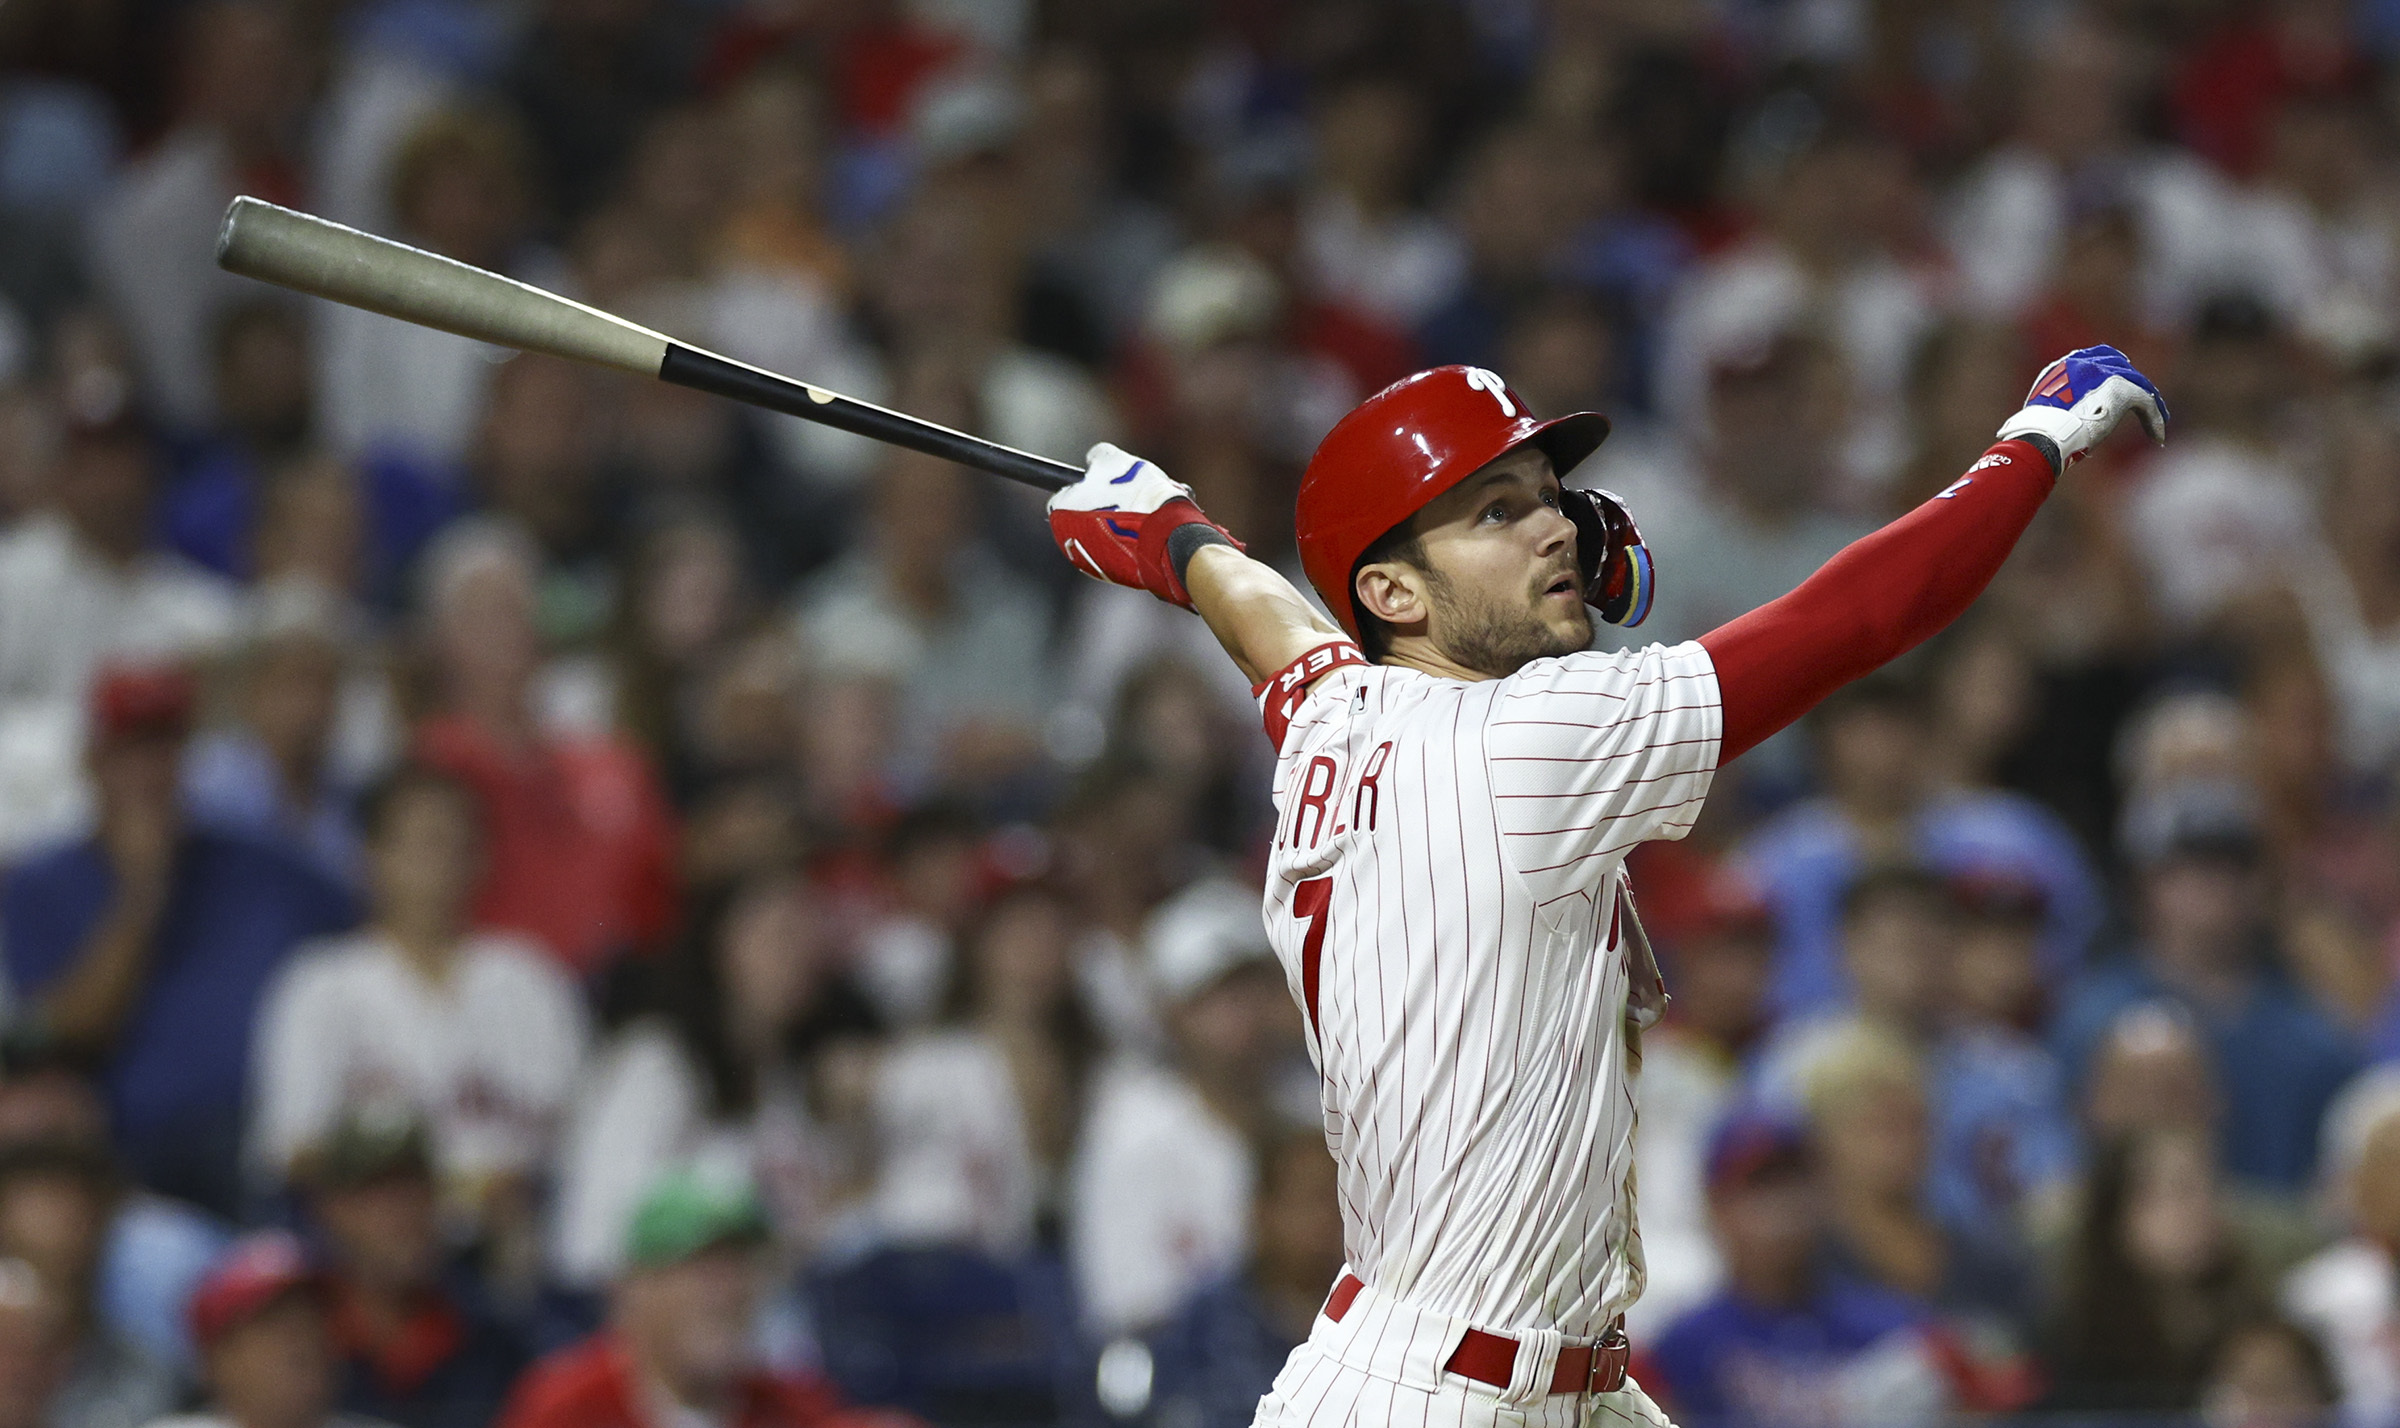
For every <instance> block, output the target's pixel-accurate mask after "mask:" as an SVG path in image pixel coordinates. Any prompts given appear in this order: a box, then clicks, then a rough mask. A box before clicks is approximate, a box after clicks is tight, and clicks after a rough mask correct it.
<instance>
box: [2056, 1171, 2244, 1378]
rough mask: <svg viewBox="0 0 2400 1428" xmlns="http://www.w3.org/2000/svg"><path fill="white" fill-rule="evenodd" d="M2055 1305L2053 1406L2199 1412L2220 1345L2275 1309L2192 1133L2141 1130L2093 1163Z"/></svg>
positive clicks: (2215, 1175) (2062, 1270)
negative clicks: (2238, 1327)
mask: <svg viewBox="0 0 2400 1428" xmlns="http://www.w3.org/2000/svg"><path fill="white" fill-rule="evenodd" d="M2058 1283H2059V1288H2058V1292H2057V1300H2056V1303H2055V1304H2054V1305H2053V1310H2052V1313H2053V1320H2052V1323H2051V1326H2050V1329H2051V1334H2052V1345H2051V1363H2052V1366H2053V1370H2054V1372H2055V1373H2056V1375H2057V1377H2056V1381H2055V1383H2054V1384H2053V1387H2052V1392H2051V1395H2050V1398H2049V1400H2048V1406H2050V1407H2052V1408H2057V1409H2062V1410H2076V1411H2083V1412H2102V1413H2142V1412H2151V1413H2159V1412H2190V1411H2191V1410H2192V1409H2194V1408H2196V1407H2198V1406H2199V1397H2200V1391H2201V1385H2202V1381H2203V1379H2204V1377H2205V1375H2206V1373H2207V1370H2208V1356H2209V1354H2210V1352H2211V1350H2213V1349H2214V1348H2215V1346H2216V1342H2217V1340H2218V1338H2219V1337H2220V1336H2221V1335H2223V1334H2225V1333H2227V1332H2229V1331H2230V1330H2231V1329H2232V1328H2233V1327H2234V1326H2236V1325H2238V1324H2240V1323H2242V1322H2243V1321H2244V1320H2246V1319H2248V1318H2251V1317H2253V1316H2255V1315H2257V1314H2259V1313H2260V1312H2262V1311H2263V1310H2264V1309H2265V1308H2266V1306H2267V1302H2268V1301H2267V1298H2266V1293H2267V1286H2266V1285H2265V1284H2264V1283H2263V1282H2261V1279H2260V1277H2259V1268H2258V1266H2257V1265H2256V1264H2255V1263H2254V1262H2253V1260H2252V1257H2251V1256H2250V1255H2249V1253H2248V1252H2247V1251H2246V1249H2245V1247H2244V1246H2243V1244H2242V1242H2241V1240H2240V1238H2239V1237H2238V1236H2237V1235H2236V1234H2235V1232H2234V1230H2233V1226H2232V1224H2231V1221H2230V1219H2229V1217H2228V1215H2227V1213H2226V1209H2225V1206H2224V1203H2223V1201H2222V1199H2221V1198H2220V1194H2219V1190H2218V1183H2217V1171H2216V1168H2215V1153H2214V1151H2213V1150H2212V1149H2211V1147H2210V1146H2209V1144H2208V1142H2207V1141H2206V1140H2205V1139H2203V1138H2201V1137H2199V1136H2196V1135H2193V1134H2192V1133H2190V1132H2189V1131H2184V1130H2171V1129H2151V1130H2147V1131H2137V1132H2134V1133H2133V1134H2131V1135H2128V1136H2124V1137H2121V1138H2119V1139H2117V1140H2115V1141H2112V1142H2110V1143H2109V1144H2108V1145H2106V1146H2103V1147H2102V1148H2101V1150H2100V1152H2099V1154H2098V1156H2097V1157H2096V1158H2095V1161H2094V1164H2093V1167H2092V1175H2091V1179H2090V1181H2089V1182H2088V1183H2087V1184H2086V1186H2085V1188H2084V1203H2083V1205H2082V1207H2081V1210H2080V1213H2079V1216H2078V1219H2077V1222H2076V1226H2075V1231H2074V1239H2073V1242H2072V1244H2071V1245H2070V1247H2069V1248H2068V1250H2067V1257H2066V1259H2065V1261H2064V1263H2063V1265H2062V1266H2061V1268H2060V1271H2059V1281H2058Z"/></svg>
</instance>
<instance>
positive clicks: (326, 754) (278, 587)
mask: <svg viewBox="0 0 2400 1428" xmlns="http://www.w3.org/2000/svg"><path fill="white" fill-rule="evenodd" d="M346 613H349V612H347V611H346V610H345V609H344V608H343V607H342V605H341V604H340V603H339V602H338V599H337V597H335V596H333V595H332V594H331V593H330V592H328V591H326V590H325V589H324V588H323V587H321V586H318V585H316V584H315V583H313V582H310V581H307V580H305V579H298V580H289V581H277V582H274V583H271V584H267V585H263V586H261V587H260V588H259V590H258V591H257V593H256V595H255V596H254V598H253V600H252V602H251V613H250V619H249V621H248V625H249V628H248V630H247V631H246V632H245V635H246V638H245V639H244V640H243V642H242V648H241V650H240V653H239V654H238V655H237V656H236V658H235V661H234V670H233V674H232V683H233V684H234V686H235V693H234V696H233V698H234V705H235V710H236V713H235V717H234V719H233V720H232V721H231V722H229V723H227V724H222V725H219V726H217V727H215V728H212V729H208V730H205V731H203V732H202V733H201V734H200V735H199V736H198V737H197V738H195V739H194V740H193V741H192V747H191V750H190V752H189V753H188V754H187V755H186V756H185V759H184V767H183V796H184V804H185V807H186V808H187V809H188V810H189V811H190V813H191V815H192V818H193V820H194V821H195V822H198V823H204V824H209V825H211V826H214V827H219V828H223V829H226V830H228V831H238V832H241V833H245V834H248V835H249V836H251V837H254V838H256V839H258V840H259V841H261V842H266V843H273V844H277V845H279V846H281V847H282V848H283V849H284V851H286V852H288V853H290V854H291V855H292V856H294V857H296V858H299V859H301V860H302V861H304V862H307V863H309V864H310V865H312V866H314V867H315V868H316V869H317V871H319V872H321V873H323V874H324V875H325V876H327V877H329V878H332V879H333V880H335V881H336V882H339V883H341V884H342V885H343V886H345V887H351V888H355V887H357V886H358V885H359V882H360V879H361V878H362V877H363V875H364V872H365V869H364V866H363V864H364V855H363V853H362V852H361V850H360V848H359V840H358V828H357V824H356V821H355V818H354V816H353V811H352V804H353V803H355V802H356V800H357V796H358V792H359V790H358V788H357V787H356V784H355V780H354V778H353V777H352V776H351V771H350V770H347V769H344V768H343V767H342V766H341V761H340V760H339V758H338V753H339V751H338V750H337V748H336V743H337V739H338V737H339V735H340V733H341V732H342V731H341V730H339V729H338V728H337V725H338V723H339V721H340V719H341V714H342V710H341V704H342V696H343V694H344V692H345V689H344V685H345V675H346V674H347V670H346V669H345V666H346V664H347V663H348V649H347V643H348V642H347V638H346V637H347V636H349V635H350V634H352V633H353V632H352V631H351V630H350V629H346V628H345V622H344V620H343V616H344V615H345V614H346Z"/></svg>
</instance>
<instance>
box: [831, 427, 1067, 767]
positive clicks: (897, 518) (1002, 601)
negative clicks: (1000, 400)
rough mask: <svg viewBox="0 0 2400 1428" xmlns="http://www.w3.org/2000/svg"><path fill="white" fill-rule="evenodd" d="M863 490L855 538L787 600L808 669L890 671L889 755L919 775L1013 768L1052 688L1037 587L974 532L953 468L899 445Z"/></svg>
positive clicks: (965, 491)
mask: <svg viewBox="0 0 2400 1428" xmlns="http://www.w3.org/2000/svg"><path fill="white" fill-rule="evenodd" d="M865 499H866V501H867V506H868V509H867V513H866V530H865V532H864V536H863V539H861V540H860V542H859V543H858V544H857V545H856V546H855V547H853V548H852V550H851V551H850V553H849V554H847V555H845V556H844V557H842V559H840V560H839V561H836V562H835V563H834V564H833V565H832V566H831V567H830V568H829V569H827V570H826V571H824V572H823V573H822V574H820V575H818V576H817V577H815V578H814V579H813V580H811V581H810V582H809V583H808V584H807V585H805V586H803V587H802V592H801V595H800V597H799V600H798V603H797V605H796V606H795V609H794V621H793V627H794V631H795V633H796V634H797V635H798V636H799V638H800V640H801V643H802V646H803V648H804V650H805V651H806V653H807V655H808V657H809V659H810V661H811V664H812V666H813V667H815V668H816V669H819V670H823V671H827V672H831V673H833V674H836V675H843V676H855V675H859V674H872V675H874V676H877V677H879V678H882V679H886V680H889V681H890V682H891V684H892V685H893V687H894V690H895V694H894V700H893V703H894V713H895V715H896V716H897V723H898V726H899V727H898V729H897V731H896V732H897V734H898V749H897V752H898V754H899V755H900V757H901V758H903V759H905V760H906V761H908V763H909V764H910V765H911V766H913V767H916V768H918V769H922V770H923V771H924V772H923V775H922V776H930V777H932V778H934V779H937V780H941V779H947V780H951V781H955V782H957V783H960V784H961V785H963V786H967V787H974V786H976V785H977V784H978V783H980V782H983V781H989V780H997V779H999V778H1001V777H1003V776H1005V775H1006V774H1007V773H1009V772H1010V771H1012V770H1015V769H1018V768H1021V767H1022V766H1023V765H1024V764H1025V763H1026V762H1027V761H1028V760H1029V759H1031V758H1032V757H1033V756H1034V754H1035V752H1036V749H1037V748H1038V744H1037V743H1036V740H1035V733H1036V728H1035V725H1036V720H1037V715H1038V711H1039V709H1040V707H1041V701H1042V699H1043V698H1044V697H1045V696H1046V692H1047V690H1048V687H1049V678H1048V669H1049V653H1048V636H1049V623H1050V622H1049V617H1048V611H1047V610H1046V609H1045V608H1044V606H1043V601H1042V599H1041V597H1040V595H1039V594H1038V593H1037V592H1036V590H1035V589H1034V588H1033V587H1032V586H1030V585H1028V584H1027V583H1026V582H1025V581H1024V580H1023V578H1022V577H1020V576H1018V575H1016V574H1014V573H1013V572H1011V571H1010V570H1009V569H1008V568H1007V567H1006V566H1005V565H1003V564H1002V563H1001V562H1000V558H999V556H998V555H997V554H996V553H995V552H994V551H993V550H992V549H991V548H990V546H989V545H988V544H987V543H985V542H984V541H983V540H981V539H978V538H977V535H978V531H977V527H978V525H979V524H980V523H979V522H977V521H976V519H975V514H974V513H975V505H976V498H975V496H973V495H970V488H969V486H968V485H967V477H966V474H965V473H964V472H962V471H960V470H959V469H958V468H957V467H955V466H952V465H950V464H949V463H947V462H944V461H941V460H938V459H936V458H933V457H929V456H922V455H919V454H917V453H915V452H895V453H893V454H892V455H890V456H889V457H888V458H886V460H885V464H884V467H883V470H882V472H881V474H880V475H878V476H877V477H876V479H875V480H874V482H873V483H872V485H871V487H870V488H869V489H868V491H867V492H866V493H865Z"/></svg>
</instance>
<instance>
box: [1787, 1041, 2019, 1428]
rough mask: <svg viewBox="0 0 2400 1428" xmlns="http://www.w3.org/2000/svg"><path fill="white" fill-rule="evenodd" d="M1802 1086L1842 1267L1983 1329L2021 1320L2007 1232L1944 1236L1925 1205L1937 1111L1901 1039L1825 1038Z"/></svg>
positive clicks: (1911, 1050) (2004, 1328)
mask: <svg viewBox="0 0 2400 1428" xmlns="http://www.w3.org/2000/svg"><path fill="white" fill-rule="evenodd" d="M1801 1094H1802V1098H1803V1104H1804V1106H1805V1108H1806V1110H1807V1114H1808V1126H1809V1139H1810V1143H1811V1144H1812V1146H1813V1147H1814V1148H1815V1151H1816V1161H1817V1167H1818V1182H1819V1184H1820V1185H1821V1186H1822V1187H1823V1193H1824V1196H1825V1212H1826V1220H1827V1224H1828V1226H1829V1240H1830V1248H1831V1253H1832V1257H1833V1261H1834V1263H1835V1264H1836V1265H1837V1266H1838V1267H1839V1269H1840V1271H1841V1272H1842V1273H1844V1274H1846V1275H1847V1276H1849V1277H1851V1278H1854V1279H1857V1280H1860V1281H1862V1282H1864V1283H1867V1284H1873V1285H1878V1286H1880V1287H1882V1288H1885V1289H1888V1290H1891V1291H1893V1292H1894V1293H1896V1294H1900V1295H1902V1296H1904V1297H1906V1298H1908V1299H1911V1300H1915V1301H1918V1302H1920V1303H1923V1304H1926V1305H1929V1306H1931V1307H1933V1308H1935V1309H1939V1310H1941V1311H1943V1312H1944V1313H1946V1314H1950V1315H1952V1316H1955V1317H1957V1318H1959V1319H1962V1320H1972V1321H1979V1322H1980V1323H1981V1324H1982V1325H1984V1326H1985V1329H1986V1332H1987V1333H1989V1332H1992V1331H1994V1330H1996V1331H1998V1332H2000V1333H2002V1334H2006V1333H2008V1332H2009V1331H2011V1330H2012V1329H2013V1328H2015V1327H2016V1326H2017V1325H2020V1324H2022V1323H2024V1322H2025V1321H2026V1320H2028V1319H2029V1318H2030V1316H2031V1310H2032V1305H2031V1296H2030V1284H2029V1278H2030V1276H2029V1275H2028V1274H2027V1273H2026V1269H2027V1266H2026V1264H2025V1263H2024V1259H2023V1257H2022V1256H2021V1255H2020V1254H2019V1253H2017V1252H2016V1251H2017V1246H2015V1245H2014V1244H2013V1243H2011V1242H2010V1241H2009V1240H2008V1239H2007V1238H2006V1237H2005V1236H1992V1237H1989V1238H1984V1237H1976V1236H1968V1235H1963V1234H1953V1233H1951V1232H1950V1231H1949V1229H1948V1228H1947V1227H1945V1226H1944V1225H1943V1224H1942V1223H1941V1221H1939V1220H1938V1219H1936V1218H1935V1217H1934V1215H1933V1214H1932V1212H1931V1210H1930V1209H1929V1207H1928V1204H1927V1199H1928V1197H1927V1195H1926V1179H1927V1169H1928V1164H1929V1160H1930V1156H1931V1147H1932V1141H1933V1127H1932V1122H1933V1120H1934V1114H1933V1112H1932V1110H1931V1109H1930V1107H1929V1105H1928V1101H1929V1100H1930V1096H1929V1093H1928V1086H1927V1081H1926V1074H1925V1066H1924V1063H1923V1061H1922V1059H1921V1058H1920V1057H1919V1056H1918V1054H1917V1051H1916V1048H1915V1047H1914V1046H1913V1045H1912V1044H1911V1043H1910V1042H1908V1041H1907V1040H1906V1039H1904V1038H1903V1037H1901V1036H1899V1035H1897V1034H1895V1033H1893V1032H1891V1031H1890V1030H1888V1029H1884V1028H1879V1027H1875V1026H1871V1025H1862V1026H1854V1027H1852V1028H1850V1029H1849V1030H1847V1031H1846V1032H1844V1033H1841V1034H1839V1035H1837V1036H1836V1037H1835V1038H1834V1039H1832V1040H1831V1041H1830V1042H1829V1043H1828V1044H1827V1045H1826V1046H1825V1048H1824V1049H1823V1051H1822V1052H1821V1053H1820V1054H1819V1055H1818V1057H1817V1058H1816V1060H1815V1062H1814V1064H1812V1065H1811V1066H1810V1067H1809V1068H1808V1070H1807V1071H1806V1072H1805V1073H1804V1080H1803V1082H1802V1085H1801ZM1978 1228H1983V1227H1980V1226H1979V1227H1978ZM1993 1406H2021V1405H1993Z"/></svg>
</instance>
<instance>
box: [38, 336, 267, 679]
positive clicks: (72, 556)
mask: <svg viewBox="0 0 2400 1428" xmlns="http://www.w3.org/2000/svg"><path fill="white" fill-rule="evenodd" d="M112 379H113V380H115V381H117V382H118V383H120V384H121V383H122V382H123V381H124V379H125V374H123V373H122V372H117V373H113V374H109V377H107V378H103V379H102V380H112ZM95 400H96V401H97V403H98V405H97V406H96V407H95V408H94V409H93V410H90V411H89V412H86V411H83V410H80V409H78V410H76V411H73V412H71V413H70V414H69V415H70V424H69V426H68V429H67V431H66V433H65V436H64V444H63V447H62V449H61V450H60V452H59V457H58V463H57V466H56V470H55V475H54V477H53V489H54V492H55V495H56V502H55V507H54V509H50V510H46V511H43V512H41V513H40V514H37V515H35V516H33V517H32V518H30V519H28V520H25V521H23V522H20V523H19V524H18V525H17V526H16V527H15V528H14V529H12V530H10V531H9V532H8V533H7V534H6V535H5V536H0V699H5V700H45V701H49V702H52V703H55V704H64V705H71V704H72V703H73V702H74V701H76V700H78V699H81V698H82V697H83V696H84V693H85V690H86V688H87V686H88V685H89V683H90V681H91V678H92V675H93V672H94V671H95V670H97V669H98V668H99V667H100V666H101V665H102V664H103V663H105V662H106V661H108V660H111V659H162V658H175V657H197V656H203V655H207V654H211V653H214V652H215V651H217V650H218V649H220V648H221V647H223V646H224V644H225V643H226V642H227V641H229V640H230V639H231V638H232V637H233V635H234V632H235V629H236V625H237V621H238V619H239V605H238V602H237V600H236V597H235V594H234V591H233V589H232V587H230V586H228V585H227V584H225V583H224V582H223V581H222V580H220V579H218V578H217V577H216V576H214V575H211V574H209V573H208V572H206V571H204V570H201V569H199V568H198V567H196V566H194V565H192V564H191V563H190V562H188V561H186V560H183V559H182V558H181V557H178V556H175V555H172V554H170V553H168V552H166V551H163V550H160V549H159V548H158V547H157V546H156V544H155V543H154V537H155V535H156V531H155V529H154V526H153V518H154V502H155V496H156V489H155V488H156V484H157V481H158V454H157V452H156V450H155V448H154V447H153V445H152V441H151V436H150V433H149V432H147V431H145V430H144V429H143V428H142V427H141V426H140V425H138V424H137V423H135V422H134V421H132V420H131V419H130V418H129V417H128V415H127V412H126V410H125V406H124V403H125V402H126V400H127V397H126V395H125V394H124V393H123V392H122V390H121V388H120V390H119V392H118V393H117V394H116V395H114V396H113V397H111V396H108V395H106V394H103V395H101V396H100V397H98V398H96V399H95Z"/></svg>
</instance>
